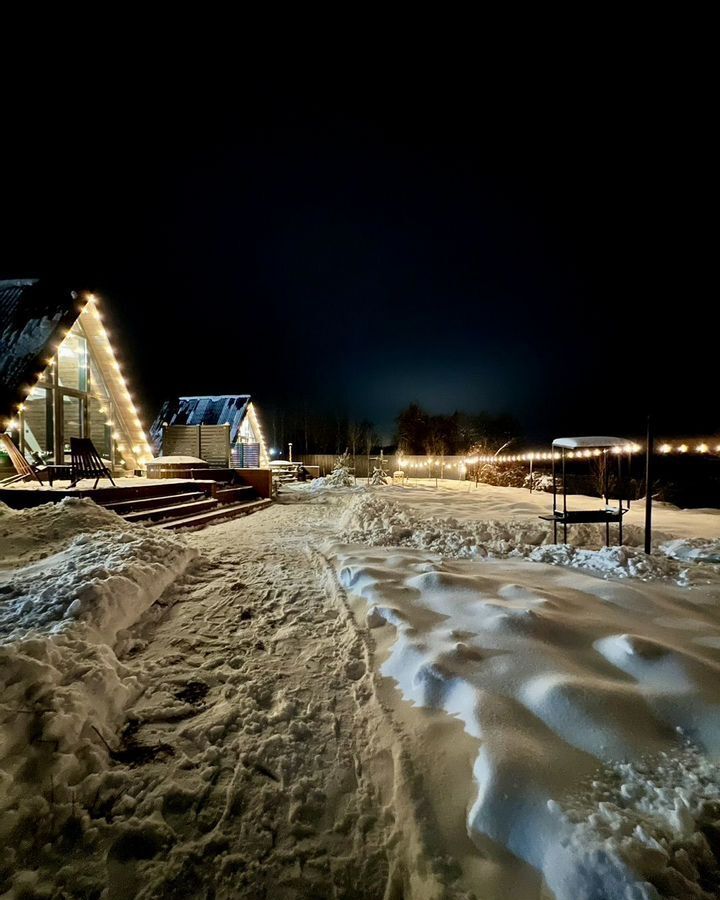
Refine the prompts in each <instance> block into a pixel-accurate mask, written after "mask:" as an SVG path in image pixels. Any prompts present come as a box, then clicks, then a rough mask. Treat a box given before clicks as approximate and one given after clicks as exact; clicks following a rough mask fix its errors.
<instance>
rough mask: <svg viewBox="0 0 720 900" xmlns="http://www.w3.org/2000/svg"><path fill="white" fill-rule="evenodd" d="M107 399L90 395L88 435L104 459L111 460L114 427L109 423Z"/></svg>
mask: <svg viewBox="0 0 720 900" xmlns="http://www.w3.org/2000/svg"><path fill="white" fill-rule="evenodd" d="M108 402H109V401H107V400H99V399H98V398H97V397H88V437H89V438H90V440H91V441H92V442H93V444H95V447H96V448H97V452H98V453H99V454H100V456H102V457H103V459H106V460H109V459H110V458H111V457H110V453H111V448H112V428H111V426H110V424H109V422H110V417H109V413H108Z"/></svg>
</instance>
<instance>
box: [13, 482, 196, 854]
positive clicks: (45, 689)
mask: <svg viewBox="0 0 720 900" xmlns="http://www.w3.org/2000/svg"><path fill="white" fill-rule="evenodd" d="M195 555H196V552H195V551H194V550H192V549H190V548H189V547H188V546H187V545H186V544H185V542H184V541H183V540H182V539H180V538H178V537H176V536H173V535H170V534H168V533H167V532H162V531H160V530H158V529H147V528H144V527H142V526H137V525H131V524H129V523H127V522H125V521H124V520H123V519H121V518H120V517H119V516H117V515H116V514H115V513H112V512H109V511H108V510H106V509H103V508H101V507H99V506H97V505H96V504H95V503H93V502H92V501H91V500H89V499H65V500H63V501H62V502H60V503H57V504H47V505H44V506H39V507H36V508H34V509H28V510H21V511H14V510H10V509H9V508H8V507H6V506H4V505H2V506H0V597H1V598H2V599H1V602H0V697H1V698H2V699H1V705H0V781H1V782H2V791H1V792H0V797H1V799H0V839H1V840H2V843H5V842H6V841H12V840H13V835H14V834H17V833H22V828H23V827H24V825H23V823H24V822H26V821H27V820H29V819H32V817H34V816H38V815H45V814H47V813H48V809H47V801H46V800H45V799H42V797H43V795H45V794H46V793H47V792H46V791H45V788H48V786H49V785H50V784H52V785H55V786H57V789H59V788H60V786H62V785H66V784H77V783H79V782H80V781H81V780H82V779H83V778H85V777H86V776H87V775H88V774H90V773H92V772H96V771H98V770H99V769H101V768H102V767H103V766H104V765H105V763H104V760H106V758H107V747H106V746H105V744H104V743H103V741H107V743H108V744H112V742H113V741H114V736H115V731H116V729H117V727H118V725H119V723H120V722H121V721H122V718H123V710H124V708H125V707H126V706H127V704H128V703H129V702H131V701H132V700H133V699H134V697H135V696H136V695H137V694H138V692H139V684H138V681H137V677H136V675H135V674H133V672H131V671H130V670H129V669H128V668H127V666H126V665H123V664H122V663H120V662H119V661H118V659H117V657H116V655H115V653H114V651H113V647H114V645H115V644H116V642H117V640H118V638H119V637H120V636H121V635H122V633H123V630H124V629H127V628H129V627H130V626H131V625H133V624H134V623H135V622H137V620H138V619H139V618H140V617H141V616H142V615H143V613H145V612H146V611H147V610H148V609H149V607H150V606H152V604H154V603H155V601H156V600H157V599H158V598H159V597H160V596H161V594H162V593H163V592H164V591H165V589H166V588H167V587H168V586H169V585H170V584H171V583H172V582H173V581H174V580H175V579H176V578H177V577H178V575H179V574H180V573H182V572H183V571H184V570H185V568H186V567H187V565H188V563H189V562H190V561H191V560H192V559H193V558H194V557H195ZM55 789H56V788H53V790H55ZM18 830H19V831H18Z"/></svg>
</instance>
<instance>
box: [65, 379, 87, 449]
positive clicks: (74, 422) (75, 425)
mask: <svg viewBox="0 0 720 900" xmlns="http://www.w3.org/2000/svg"><path fill="white" fill-rule="evenodd" d="M82 407H83V401H82V400H81V398H80V397H71V396H70V395H69V394H63V397H62V411H63V417H62V421H63V432H62V433H63V451H64V453H65V458H66V459H67V460H69V459H70V438H72V437H76V438H77V437H82V412H83V408H82Z"/></svg>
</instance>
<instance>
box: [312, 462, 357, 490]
mask: <svg viewBox="0 0 720 900" xmlns="http://www.w3.org/2000/svg"><path fill="white" fill-rule="evenodd" d="M354 486H355V478H354V477H353V474H352V471H351V470H350V460H349V459H348V457H347V455H345V456H341V457H339V459H338V460H337V462H336V463H335V468H334V469H333V470H332V472H331V473H330V474H329V475H325V476H323V477H322V478H315V479H314V480H313V482H312V484H311V485H310V488H311V490H312V491H320V490H323V489H324V488H346V487H354Z"/></svg>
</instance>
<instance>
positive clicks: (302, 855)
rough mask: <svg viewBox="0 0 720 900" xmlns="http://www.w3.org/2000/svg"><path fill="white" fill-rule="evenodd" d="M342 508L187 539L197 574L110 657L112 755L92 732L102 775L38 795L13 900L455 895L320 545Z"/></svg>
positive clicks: (269, 518)
mask: <svg viewBox="0 0 720 900" xmlns="http://www.w3.org/2000/svg"><path fill="white" fill-rule="evenodd" d="M338 508H339V507H338V501H337V499H334V498H332V497H328V496H326V497H318V498H313V499H312V500H308V501H307V502H303V503H301V504H293V503H290V504H289V505H283V504H277V505H275V506H274V507H273V508H272V509H270V510H268V511H267V512H264V513H263V514H262V515H258V516H254V517H250V518H248V519H243V520H235V521H232V522H228V523H225V524H221V525H217V526H214V527H213V528H211V529H207V530H205V531H202V532H196V533H192V534H189V535H187V540H188V542H189V543H190V544H191V546H192V547H193V548H195V550H197V551H199V556H198V558H197V559H196V560H195V561H194V562H193V563H191V564H190V567H189V568H188V569H187V570H186V572H185V573H184V575H182V576H180V578H179V579H178V580H177V581H176V582H175V583H174V584H173V585H172V586H171V587H170V588H169V589H168V590H166V591H165V592H164V593H163V595H162V596H161V597H160V599H159V600H158V601H157V602H156V603H155V604H154V605H153V606H152V607H151V608H150V609H149V610H148V612H147V613H146V614H145V615H144V617H143V618H142V619H141V620H140V621H139V622H138V623H137V624H136V625H134V626H133V627H132V628H130V629H129V630H128V631H126V632H124V633H121V635H120V638H119V641H118V643H117V644H116V653H117V655H118V658H119V660H120V664H121V666H122V667H126V668H125V669H124V677H125V680H126V681H133V679H137V683H138V684H139V685H141V690H140V691H138V692H137V697H136V699H135V700H134V702H133V703H132V704H131V705H130V706H129V707H128V708H127V709H126V711H125V722H124V725H121V726H120V727H119V728H118V729H117V732H116V734H115V735H114V737H113V735H112V734H108V732H107V731H106V735H108V737H109V740H108V742H107V743H108V746H107V748H106V750H105V752H103V750H102V746H101V744H100V741H101V740H103V742H104V740H105V739H104V738H102V737H101V735H100V733H99V732H98V733H97V742H96V743H97V745H98V750H99V751H100V752H101V754H102V756H103V757H104V762H103V763H102V764H101V765H100V766H99V769H100V771H98V772H97V773H96V774H91V775H89V776H87V777H85V778H83V780H82V781H81V782H79V783H78V784H76V785H71V784H69V783H62V781H59V780H58V779H57V778H56V779H55V781H48V782H47V783H43V784H42V788H41V793H42V794H43V798H44V799H43V800H42V801H40V799H39V798H38V802H39V803H41V804H44V803H45V802H46V803H47V808H49V816H48V817H47V818H45V819H44V820H43V821H42V822H41V823H40V825H39V827H37V828H35V829H34V831H35V834H34V835H33V837H32V838H27V839H26V840H25V841H24V842H23V845H22V846H21V847H19V848H17V851H16V853H17V855H16V856H15V857H14V870H15V875H14V877H13V878H12V884H13V888H12V889H11V893H10V894H9V895H8V896H34V895H35V894H34V892H35V891H37V892H38V894H37V895H38V896H40V895H42V896H100V895H101V894H102V895H103V896H107V897H108V898H110V900H125V898H136V897H137V898H150V897H153V898H155V897H192V898H196V897H198V898H200V897H208V898H209V897H252V898H268V900H269V898H273V900H283V898H288V900H290V898H305V897H322V898H325V897H327V898H388V900H391V898H402V897H407V896H423V897H441V896H448V897H462V896H464V894H462V892H455V891H454V890H448V889H446V888H445V887H444V883H446V882H447V872H446V871H445V869H447V867H448V865H450V866H451V864H450V863H448V860H447V859H445V858H442V856H437V855H436V854H437V847H438V845H437V844H436V843H435V844H434V847H433V848H432V849H428V847H427V840H428V839H429V838H430V837H431V836H429V835H428V834H425V833H423V831H422V829H423V827H424V826H422V825H419V824H418V822H419V821H420V815H416V812H415V811H416V809H420V810H421V807H422V801H421V799H419V798H421V795H422V791H421V790H420V788H419V786H418V784H417V783H416V781H415V780H414V776H413V772H412V767H411V764H410V762H409V761H408V760H407V758H406V756H407V754H405V753H403V751H402V741H401V740H398V733H397V727H396V726H395V725H394V723H393V721H392V718H391V716H390V715H389V713H388V712H387V711H386V710H385V709H384V708H383V707H382V706H381V705H380V703H379V701H378V699H377V696H376V693H375V691H374V678H375V676H374V675H373V674H372V672H371V670H370V666H369V664H368V657H367V647H366V643H365V639H364V632H363V631H361V630H360V629H358V627H357V626H356V624H355V621H354V619H353V616H352V614H351V613H350V611H349V609H348V608H347V607H346V606H345V605H344V603H343V598H342V592H341V591H340V592H338V591H339V589H338V585H337V581H336V580H335V577H334V574H333V573H332V571H331V569H330V567H329V565H328V564H327V562H326V560H325V559H324V557H323V556H322V555H321V554H320V553H318V552H317V551H316V550H314V549H313V547H314V546H315V545H317V544H318V543H319V542H320V541H321V540H323V539H326V538H327V537H328V536H330V535H332V534H333V533H334V530H335V528H336V522H337V518H338ZM108 756H109V757H110V758H109V759H108ZM43 781H44V780H43ZM415 797H417V798H418V799H417V802H416V800H415V799H414V798H415ZM40 808H41V807H40V805H39V806H38V810H40ZM399 808H400V809H402V811H403V814H402V817H399V816H398V809H399ZM13 852H15V851H13ZM10 861H11V860H10V859H9V858H8V862H10ZM451 868H452V866H451ZM103 892H106V893H103Z"/></svg>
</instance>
